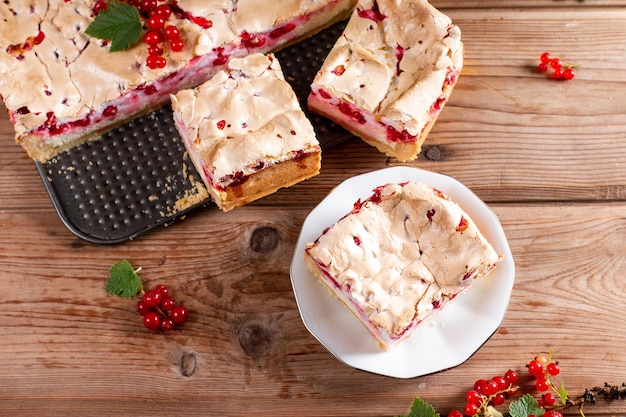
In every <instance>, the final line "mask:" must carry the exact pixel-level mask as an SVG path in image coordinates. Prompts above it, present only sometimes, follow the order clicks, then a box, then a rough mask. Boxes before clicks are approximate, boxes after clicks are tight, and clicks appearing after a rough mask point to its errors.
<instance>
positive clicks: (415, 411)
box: [398, 397, 439, 417]
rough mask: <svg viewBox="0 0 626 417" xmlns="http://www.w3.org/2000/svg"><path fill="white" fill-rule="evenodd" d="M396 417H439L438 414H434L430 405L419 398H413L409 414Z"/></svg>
mask: <svg viewBox="0 0 626 417" xmlns="http://www.w3.org/2000/svg"><path fill="white" fill-rule="evenodd" d="M398 417H439V413H436V412H435V409H434V408H433V406H432V405H430V404H428V403H427V402H426V401H424V400H422V399H421V398H419V397H415V399H414V400H413V404H412V405H411V411H409V414H406V415H402V416H398Z"/></svg>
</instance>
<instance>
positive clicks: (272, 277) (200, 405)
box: [0, 0, 626, 416]
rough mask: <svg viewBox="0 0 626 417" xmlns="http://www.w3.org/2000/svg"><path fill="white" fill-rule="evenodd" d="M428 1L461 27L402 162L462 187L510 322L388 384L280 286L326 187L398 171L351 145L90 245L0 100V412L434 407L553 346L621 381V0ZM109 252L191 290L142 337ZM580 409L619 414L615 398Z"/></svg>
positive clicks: (579, 370) (625, 407)
mask: <svg viewBox="0 0 626 417" xmlns="http://www.w3.org/2000/svg"><path fill="white" fill-rule="evenodd" d="M433 3H434V4H435V5H436V6H437V7H438V8H440V9H441V10H442V11H444V12H446V13H448V14H449V15H450V16H451V17H452V18H453V19H454V20H455V22H456V23H457V24H458V25H459V26H460V27H461V29H462V31H463V37H464V42H465V45H466V64H465V67H464V69H463V73H462V76H461V78H460V81H459V83H458V85H457V87H456V90H455V91H454V93H453V95H452V98H451V100H450V102H449V104H448V105H447V106H446V108H445V109H444V111H443V113H442V114H441V117H440V119H439V121H438V122H437V124H436V126H435V127H434V129H433V130H432V132H431V133H430V135H429V137H428V139H427V141H426V144H425V148H424V152H423V153H422V155H421V156H420V158H419V159H418V160H416V161H415V162H412V163H409V164H405V165H409V166H414V167H419V168H422V169H426V170H431V171H435V172H440V173H445V174H448V175H451V176H453V177H455V178H456V179H458V180H460V181H462V182H463V183H464V184H465V185H466V186H468V187H469V188H471V189H472V190H473V191H475V192H476V193H477V194H478V196H479V197H481V198H482V199H483V200H484V201H486V202H487V203H488V204H489V205H490V207H491V208H492V209H493V210H494V211H495V212H496V214H497V215H498V216H499V218H500V220H501V222H502V224H503V227H504V229H505V232H506V234H507V237H508V240H509V244H510V247H511V250H512V253H513V256H514V259H515V264H516V279H515V284H514V288H513V293H512V295H511V301H510V305H509V309H508V312H507V314H506V316H505V319H504V321H503V323H502V325H501V327H500V328H499V330H498V331H497V332H496V333H495V334H494V335H493V336H492V337H491V338H490V339H489V340H488V341H487V342H486V343H485V344H484V345H483V346H482V347H481V348H480V349H479V350H478V351H477V352H476V353H475V354H474V355H473V356H472V357H471V358H469V359H468V360H467V361H466V362H465V363H463V364H462V365H460V366H458V367H455V368H453V369H449V370H447V371H444V372H441V373H436V374H432V375H427V376H422V377H418V378H413V379H393V378H389V377H384V376H379V375H375V374H370V373H367V372H363V371H358V370H355V369H352V368H350V367H348V366H346V365H344V364H342V363H341V362H340V361H338V360H337V359H336V358H335V357H334V356H332V355H331V354H330V353H329V352H328V351H326V349H325V348H324V347H322V346H321V345H320V343H318V342H317V341H316V339H315V338H314V337H313V336H311V335H310V334H309V333H308V331H307V330H306V328H305V327H304V325H303V323H302V321H301V318H300V316H299V314H298V309H297V307H296V302H295V299H294V294H293V292H292V288H291V283H290V278H289V263H290V259H291V256H292V253H293V249H294V246H295V241H296V239H297V237H298V234H299V230H300V227H301V225H302V222H303V220H304V219H305V217H306V216H307V214H308V213H309V212H310V211H311V209H312V208H313V207H314V206H315V205H316V204H317V203H318V202H319V201H320V200H321V199H322V198H323V197H324V196H325V195H326V194H327V193H328V192H329V191H330V190H331V189H332V188H333V187H334V186H335V185H337V184H338V183H339V182H341V181H343V180H345V179H347V178H349V177H351V176H354V175H356V174H359V173H363V172H367V171H371V170H375V169H379V168H383V167H387V166H393V165H398V164H399V163H398V162H397V161H395V160H393V159H389V158H386V157H385V156H383V155H381V154H379V153H378V152H377V151H375V150H374V149H373V148H370V147H369V146H367V145H365V144H364V143H362V142H361V141H360V140H358V139H350V140H348V141H346V142H345V143H343V144H341V145H339V146H336V147H334V148H332V149H329V150H328V151H326V152H325V153H324V156H323V168H322V173H321V174H320V175H319V176H317V177H316V178H314V179H311V180H309V181H307V182H305V183H302V184H299V185H297V186H294V187H292V188H290V189H287V190H282V191H279V192H278V193H276V194H274V195H272V196H270V197H268V198H265V199H263V200H262V201H259V202H257V203H254V204H251V205H249V206H247V207H243V208H238V209H236V210H234V211H232V212H229V213H221V212H219V211H218V210H216V209H214V208H206V209H200V210H197V211H196V212H194V213H193V214H191V215H189V216H187V218H186V219H185V220H184V221H182V222H178V223H176V224H174V225H173V226H170V227H167V228H162V229H159V230H156V231H154V232H151V233H149V234H146V235H144V236H142V237H140V238H138V239H136V240H134V241H132V242H128V243H124V244H120V245H108V246H102V245H96V244H91V243H87V242H85V241H82V240H80V239H79V238H77V237H75V236H74V235H73V234H72V233H70V232H69V231H68V230H67V229H66V228H65V227H64V225H63V224H62V222H61V221H60V219H59V217H58V216H57V215H56V213H55V211H54V209H53V206H52V204H51V202H50V199H49V198H48V195H47V193H46V191H45V189H44V187H43V185H42V181H41V179H40V177H39V175H38V174H37V172H36V170H35V167H34V165H33V162H32V161H31V160H29V159H28V158H27V156H26V155H25V153H24V152H23V151H22V149H21V148H20V147H19V146H17V145H15V144H14V141H13V132H12V127H11V125H10V123H9V122H8V118H7V115H6V112H4V110H3V111H2V116H0V288H2V290H1V291H0V364H1V365H2V376H1V377H0V381H1V382H0V415H3V416H18V415H20V416H21V415H28V416H44V415H45V416H105V415H106V416H126V415H129V416H130V415H171V416H186V415H190V416H191V415H194V416H208V415H224V416H239V415H264V416H279V415H280V416H295V415H305V416H355V415H358V416H382V415H394V414H401V413H406V412H408V409H409V406H410V404H411V402H412V400H413V398H414V397H415V396H420V397H422V398H424V399H425V400H427V401H428V402H430V403H431V404H433V405H434V406H435V408H436V409H437V410H438V411H439V412H440V413H441V414H442V415H443V416H445V415H447V413H448V411H449V410H450V409H452V408H459V407H462V406H463V404H464V395H465V392H466V391H467V390H468V389H470V388H471V386H472V384H473V382H474V381H475V380H477V379H479V378H488V377H491V376H493V375H496V374H499V373H503V372H504V371H506V370H507V369H509V368H514V369H517V370H519V371H520V372H521V373H522V374H524V365H525V364H526V363H527V362H528V361H529V360H530V359H531V358H532V357H533V356H535V355H536V354H538V353H542V352H548V351H550V350H554V352H555V356H556V357H557V358H558V359H559V361H560V364H561V369H562V373H561V376H560V378H561V380H562V381H563V382H564V383H565V385H566V388H567V389H568V391H569V392H570V394H573V395H578V394H581V393H582V392H583V390H584V388H591V387H593V386H596V385H602V384H603V383H604V382H608V383H613V384H621V383H622V382H626V354H625V353H624V346H625V341H626V303H624V297H625V296H626V243H625V242H626V101H625V100H624V93H626V24H625V22H626V7H624V6H626V1H618V0H613V1H611V0H606V1H602V0H588V1H586V2H581V1H575V0H554V1H550V0H527V1H524V2H521V1H513V0H502V1H496V0H484V1H483V0H481V1H469V2H468V1H460V0H439V1H433ZM544 51H550V52H552V53H553V54H555V55H558V56H560V57H561V58H562V59H563V60H564V61H568V62H572V63H576V64H578V65H579V67H578V68H577V69H576V71H577V75H576V78H575V79H574V80H571V81H567V82H563V81H555V80H552V79H550V78H549V77H546V75H544V74H540V73H539V72H538V71H537V70H536V66H537V63H538V58H539V55H540V54H541V53H542V52H544ZM428 150H431V151H430V152H427V151H428ZM120 259H128V260H130V261H131V262H132V263H133V265H135V266H141V267H142V268H143V271H142V273H141V276H142V278H143V280H144V284H145V285H146V286H151V285H155V284H157V283H166V284H167V285H168V286H169V287H170V288H171V289H172V291H173V292H175V293H176V296H177V298H178V299H179V300H184V303H185V305H186V306H187V307H188V308H189V309H190V311H191V315H190V319H189V322H188V323H187V324H186V325H185V326H184V328H182V329H181V330H177V331H175V332H173V333H171V334H167V335H161V334H154V333H151V332H149V331H147V330H146V329H144V328H143V327H142V326H141V324H140V318H139V316H138V314H137V313H136V312H135V308H134V303H133V302H131V301H127V300H123V299H121V298H119V297H109V296H108V295H107V294H106V293H105V291H104V283H105V281H106V278H107V275H108V269H109V267H110V266H111V265H112V264H113V263H114V262H115V261H118V260H120ZM424 359H425V358H415V360H424ZM526 381H527V379H526V378H525V379H524V381H523V383H524V384H526V383H527V382H526ZM566 415H577V411H576V410H574V409H572V410H570V411H568V412H567V413H566ZM586 415H587V416H625V415H626V402H624V401H623V400H622V401H614V402H612V403H610V404H607V403H605V402H602V401H601V402H600V403H599V404H597V405H595V406H589V407H587V408H586Z"/></svg>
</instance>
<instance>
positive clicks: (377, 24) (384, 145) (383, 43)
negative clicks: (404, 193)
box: [308, 0, 463, 161]
mask: <svg viewBox="0 0 626 417" xmlns="http://www.w3.org/2000/svg"><path fill="white" fill-rule="evenodd" d="M462 65H463V44H462V42H461V31H460V29H459V28H458V26H456V25H454V24H452V21H451V20H450V18H448V17H447V16H446V15H444V14H443V13H441V12H439V11H438V10H437V9H435V8H434V7H433V6H431V5H430V4H429V3H428V2H427V1H426V0H359V1H358V2H357V5H356V7H355V9H354V11H353V13H352V15H351V17H350V20H349V22H348V24H347V26H346V28H345V31H344V33H343V34H342V36H341V37H340V38H339V39H338V40H337V42H336V43H335V45H334V47H333V49H332V51H331V52H330V54H329V55H328V56H327V57H326V60H325V61H324V64H323V66H322V68H321V69H320V71H319V72H318V74H317V75H316V77H315V79H314V81H313V84H312V88H311V89H312V91H311V93H310V95H309V98H308V106H309V108H310V109H311V110H313V111H315V112H317V113H320V114H322V115H324V116H326V117H328V118H330V119H332V120H334V121H335V122H337V123H338V124H340V125H342V126H343V127H344V128H346V129H347V130H349V131H351V132H352V133H354V134H355V135H357V136H360V137H361V138H362V139H363V140H364V141H365V142H367V143H369V144H371V145H373V146H375V147H376V148H378V149H379V150H380V151H381V152H384V153H386V154H387V155H389V156H392V157H396V158H397V159H399V160H400V161H409V160H413V159H415V158H416V157H417V155H418V154H419V152H420V150H421V146H422V143H423V142H424V140H425V139H426V136H427V135H428V133H429V131H430V129H431V127H432V126H433V124H434V123H435V121H436V119H437V117H438V115H439V113H440V112H441V109H442V108H443V106H444V104H445V103H446V102H447V100H448V98H449V96H450V94H451V92H452V89H453V88H454V86H455V84H456V82H457V79H458V77H459V74H460V72H461V68H462Z"/></svg>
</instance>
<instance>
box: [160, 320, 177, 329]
mask: <svg viewBox="0 0 626 417" xmlns="http://www.w3.org/2000/svg"><path fill="white" fill-rule="evenodd" d="M174 327H176V323H174V320H172V319H171V318H170V317H165V318H164V319H163V321H161V330H163V331H164V332H169V331H172V330H174Z"/></svg>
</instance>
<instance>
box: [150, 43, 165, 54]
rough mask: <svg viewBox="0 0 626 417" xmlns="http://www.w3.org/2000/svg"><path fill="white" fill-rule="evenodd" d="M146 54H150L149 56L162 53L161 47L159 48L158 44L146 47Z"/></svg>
mask: <svg viewBox="0 0 626 417" xmlns="http://www.w3.org/2000/svg"><path fill="white" fill-rule="evenodd" d="M148 55H151V56H159V55H163V48H161V47H160V46H159V45H152V46H150V47H149V48H148Z"/></svg>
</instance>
